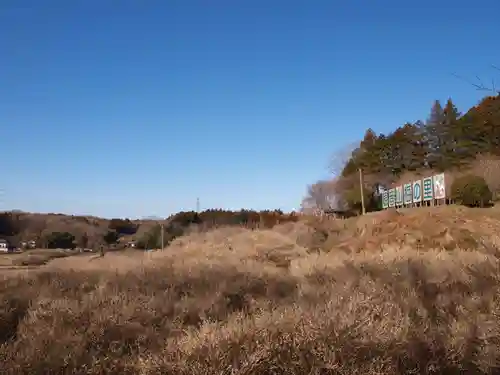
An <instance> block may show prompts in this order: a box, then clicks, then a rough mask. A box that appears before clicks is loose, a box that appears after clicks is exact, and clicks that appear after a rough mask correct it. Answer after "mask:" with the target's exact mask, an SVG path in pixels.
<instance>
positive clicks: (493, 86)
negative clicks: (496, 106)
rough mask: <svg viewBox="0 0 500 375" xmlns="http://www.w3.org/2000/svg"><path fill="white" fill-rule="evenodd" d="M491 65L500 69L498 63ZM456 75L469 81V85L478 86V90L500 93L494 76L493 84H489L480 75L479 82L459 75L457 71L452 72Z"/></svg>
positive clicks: (477, 78)
mask: <svg viewBox="0 0 500 375" xmlns="http://www.w3.org/2000/svg"><path fill="white" fill-rule="evenodd" d="M491 67H492V68H493V69H495V70H498V71H500V68H499V67H497V66H496V65H491ZM452 75H453V76H454V77H456V78H458V79H460V80H462V81H464V82H466V83H468V84H469V85H471V86H473V87H475V88H476V90H478V91H487V92H493V93H495V94H497V95H500V90H498V89H497V86H496V84H495V80H494V79H493V78H492V79H491V86H487V85H485V84H484V83H483V81H482V80H481V78H479V77H478V76H476V80H477V83H475V82H473V81H470V80H468V79H466V78H464V77H462V76H459V75H458V74H456V73H453V74H452Z"/></svg>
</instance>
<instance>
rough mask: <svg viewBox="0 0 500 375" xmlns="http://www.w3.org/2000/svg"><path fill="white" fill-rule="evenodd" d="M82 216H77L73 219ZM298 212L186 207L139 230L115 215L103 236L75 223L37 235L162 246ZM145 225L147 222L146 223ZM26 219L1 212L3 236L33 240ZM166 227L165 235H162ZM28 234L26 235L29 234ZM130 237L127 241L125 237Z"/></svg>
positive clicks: (78, 243) (73, 242)
mask: <svg viewBox="0 0 500 375" xmlns="http://www.w3.org/2000/svg"><path fill="white" fill-rule="evenodd" d="M77 219H81V218H78V217H76V218H75V219H74V220H73V223H74V225H75V228H76V224H77V223H78V221H79V220H77ZM297 220H298V216H297V215H296V214H294V213H284V212H283V211H281V210H262V211H254V210H243V209H242V210H240V211H229V210H222V209H210V210H205V211H203V212H200V213H198V212H195V211H183V212H178V213H176V214H173V215H171V216H170V217H168V218H167V219H166V220H165V221H163V222H159V221H153V223H148V225H147V227H148V228H149V229H148V230H146V231H144V232H143V233H142V234H140V235H139V234H138V230H139V228H140V225H141V224H139V223H137V222H134V221H132V220H129V219H120V218H115V219H111V220H109V221H108V223H107V226H106V227H104V228H102V230H101V231H100V234H99V236H100V238H98V239H95V238H93V239H92V241H91V238H90V237H89V234H88V233H86V232H84V233H79V232H78V233H77V230H76V229H75V230H74V231H73V230H72V229H71V225H68V226H69V229H68V227H66V229H65V230H54V231H50V232H47V233H45V234H43V235H42V236H41V237H40V238H36V240H37V244H38V246H39V247H45V248H75V247H83V248H86V247H87V246H89V247H100V246H106V247H108V248H109V247H113V248H117V249H119V248H122V247H125V246H126V245H127V242H128V240H130V239H133V240H135V241H134V242H135V243H136V245H137V247H138V248H142V249H146V248H159V247H160V246H161V240H162V237H163V241H164V242H163V243H164V245H168V243H169V242H171V241H172V240H173V239H175V238H176V237H179V236H182V235H184V234H186V233H188V232H190V231H192V230H209V229H213V228H216V227H220V226H243V227H246V228H249V229H256V228H272V227H273V226H275V225H276V224H279V223H286V222H293V221H297ZM142 224H143V225H144V222H143V223H142ZM26 225H29V224H26V220H23V219H22V218H21V216H20V215H19V214H17V213H14V212H3V213H0V238H4V239H7V240H8V241H10V242H11V243H12V244H13V245H15V246H19V244H20V243H21V242H22V241H27V240H33V238H31V237H30V238H27V237H26V235H25V234H24V230H25V229H26V228H25V226H26ZM162 228H163V236H162ZM25 237H26V238H25ZM124 240H126V241H124Z"/></svg>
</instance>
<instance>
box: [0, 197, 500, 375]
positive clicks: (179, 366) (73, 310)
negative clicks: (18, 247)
mask: <svg viewBox="0 0 500 375" xmlns="http://www.w3.org/2000/svg"><path fill="white" fill-rule="evenodd" d="M499 229H500V215H498V212H497V211H496V210H495V209H491V210H487V209H484V210H466V209H456V208H450V207H446V208H435V209H432V210H431V209H415V210H409V211H406V212H405V213H401V214H398V213H396V212H384V213H378V214H373V215H367V216H365V217H363V218H359V219H349V220H346V221H343V222H334V221H325V222H319V221H317V220H315V219H310V220H309V221H308V222H301V223H295V224H286V225H283V226H279V227H276V228H275V229H274V230H263V231H248V230H245V229H234V228H233V229H219V230H216V231H213V232H210V233H206V234H194V235H191V236H189V237H184V238H179V239H177V240H175V241H174V243H173V244H172V245H171V246H170V247H169V248H168V249H167V250H165V251H163V252H155V253H152V254H148V255H140V254H138V253H134V254H128V255H125V254H107V255H106V256H105V257H104V258H100V259H96V260H95V261H92V262H90V261H89V260H88V259H87V258H79V257H69V258H66V259H57V260H54V261H52V262H50V263H49V264H48V265H47V266H44V268H43V269H44V271H43V272H38V273H36V274H33V275H28V276H27V277H14V278H9V279H7V280H5V281H3V282H2V283H1V285H0V303H1V305H0V333H1V337H0V340H1V343H2V346H1V347H0V362H1V363H2V365H3V368H4V369H5V371H7V372H8V371H9V370H10V371H11V373H16V374H22V373H24V374H37V373H81V374H83V373H85V374H101V373H116V374H127V373H128V374H193V375H195V374H196V375H199V374H207V375H210V374H214V375H215V374H246V375H250V374H356V373H359V374H403V373H447V374H455V373H456V374H459V373H460V374H463V373H467V374H477V373H492V372H493V373H494V372H498V371H499V370H498V367H497V366H498V364H499V363H500V272H499V271H500V248H499V247H498V246H499V245H500V242H499V241H498V237H497V234H498V233H499Z"/></svg>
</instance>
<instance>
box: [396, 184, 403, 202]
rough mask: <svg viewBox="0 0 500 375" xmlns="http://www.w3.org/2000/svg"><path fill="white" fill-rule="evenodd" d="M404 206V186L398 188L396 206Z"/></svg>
mask: <svg viewBox="0 0 500 375" xmlns="http://www.w3.org/2000/svg"><path fill="white" fill-rule="evenodd" d="M402 205H403V186H396V206H402Z"/></svg>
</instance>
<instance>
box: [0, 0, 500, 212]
mask: <svg viewBox="0 0 500 375" xmlns="http://www.w3.org/2000/svg"><path fill="white" fill-rule="evenodd" d="M480 4H481V8H479V3H477V4H474V3H471V2H470V1H453V2H452V1H448V0H446V1H440V2H435V1H432V2H431V1H419V2H403V1H390V0H387V1H383V0H382V1H367V0H363V1H360V0H350V1H336V0H330V1H321V0H316V1H305V0H304V1H298V0H297V1H294V0H288V1H282V0H267V1H263V0H253V1H243V0H242V1H234V0H212V1H208V0H206V1H201V0H198V1H195V0H182V1H174V0H168V1H165V0H163V1H159V0H158V1H148V0H144V1H138V0H137V1H126V0H123V1H118V0H114V1H111V0H100V1H97V0H86V1H78V0H72V1H62V0H61V1H51V0H45V1H40V0H36V1H35V0H32V1H23V0H16V1H14V0H3V1H1V2H0V51H1V52H0V134H1V137H2V158H1V159H0V160H1V161H0V166H1V170H2V172H3V173H2V180H1V181H2V183H1V184H0V209H6V210H7V209H22V210H27V211H40V212H63V213H71V214H93V215H100V216H105V217H115V216H120V217H132V218H135V217H143V216H151V215H155V216H167V215H169V214H171V213H174V212H176V211H179V210H189V209H194V208H195V207H196V197H199V198H200V205H201V208H202V209H204V208H210V207H220V208H230V209H238V208H241V207H247V208H256V209H262V208H281V209H284V210H290V209H293V208H296V207H299V204H300V201H301V199H302V197H303V195H304V193H305V190H306V186H307V184H310V183H313V182H314V181H316V180H318V179H322V178H326V177H328V169H327V166H328V162H329V159H330V158H331V156H332V154H334V153H335V151H336V150H339V149H342V148H343V147H345V145H348V144H351V143H352V142H353V141H356V140H359V138H360V137H362V135H363V133H364V130H365V129H366V128H367V127H372V128H373V129H375V130H376V131H377V132H388V131H390V130H392V129H394V128H395V127H397V126H399V125H401V124H403V123H404V122H406V121H415V120H418V119H425V118H426V117H427V114H428V112H429V108H430V106H431V104H432V102H433V100H435V99H441V100H446V98H448V97H449V96H451V97H452V98H453V99H454V100H455V102H456V103H457V104H458V106H459V108H460V109H461V110H465V109H466V108H468V107H470V106H471V105H473V104H476V103H477V101H478V100H479V99H480V97H481V96H482V94H481V93H478V92H477V91H475V90H474V88H473V87H471V86H469V85H468V84H467V83H465V82H463V81H461V80H459V79H457V78H455V77H454V76H453V75H452V74H453V73H456V74H460V75H463V76H464V77H467V78H470V79H473V78H474V77H475V76H476V75H478V76H480V77H482V78H484V79H491V78H493V77H495V76H496V77H497V79H498V81H499V82H500V73H498V72H495V71H494V70H493V69H491V68H490V65H491V64H497V65H500V50H499V49H498V48H496V47H497V35H498V32H499V27H498V14H500V2H498V1H493V0H485V1H482V2H481V3H480Z"/></svg>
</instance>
